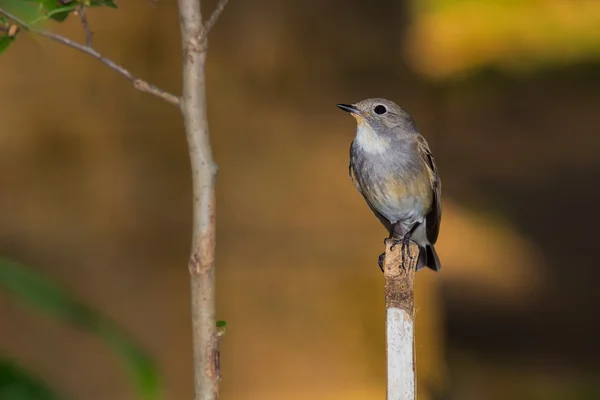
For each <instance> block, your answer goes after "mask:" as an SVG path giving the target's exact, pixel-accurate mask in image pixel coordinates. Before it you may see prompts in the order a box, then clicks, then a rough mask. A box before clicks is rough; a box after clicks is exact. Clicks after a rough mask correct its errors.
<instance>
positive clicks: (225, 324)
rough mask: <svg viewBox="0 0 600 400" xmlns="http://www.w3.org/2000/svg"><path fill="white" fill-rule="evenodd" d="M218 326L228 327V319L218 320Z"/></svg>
mask: <svg viewBox="0 0 600 400" xmlns="http://www.w3.org/2000/svg"><path fill="white" fill-rule="evenodd" d="M217 328H227V321H217Z"/></svg>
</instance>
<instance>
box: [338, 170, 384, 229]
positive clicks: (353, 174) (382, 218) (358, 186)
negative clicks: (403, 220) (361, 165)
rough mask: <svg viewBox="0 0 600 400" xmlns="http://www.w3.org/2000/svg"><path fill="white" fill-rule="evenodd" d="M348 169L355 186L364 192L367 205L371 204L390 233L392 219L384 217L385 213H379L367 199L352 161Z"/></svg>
mask: <svg viewBox="0 0 600 400" xmlns="http://www.w3.org/2000/svg"><path fill="white" fill-rule="evenodd" d="M348 171H349V173H350V179H351V180H352V183H353V184H354V187H356V190H358V191H359V193H360V194H362V196H363V198H364V199H365V201H366V202H367V205H368V206H369V208H370V209H371V211H373V214H375V216H376V217H377V219H379V221H380V222H381V224H382V225H383V226H384V227H385V229H387V231H388V232H389V233H391V232H390V231H391V229H392V224H391V223H390V221H389V220H388V219H387V218H386V217H384V216H383V215H381V214H380V213H379V211H377V210H376V209H375V207H373V205H372V204H371V202H370V201H369V199H367V196H365V195H364V194H363V192H362V188H361V187H360V183H359V182H358V179H356V174H355V173H354V168H352V163H349V165H348Z"/></svg>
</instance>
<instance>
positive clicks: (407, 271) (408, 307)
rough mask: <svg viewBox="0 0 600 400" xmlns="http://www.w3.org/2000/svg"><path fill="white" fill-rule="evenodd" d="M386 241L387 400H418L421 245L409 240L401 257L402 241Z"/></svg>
mask: <svg viewBox="0 0 600 400" xmlns="http://www.w3.org/2000/svg"><path fill="white" fill-rule="evenodd" d="M392 245H393V241H392V240H389V239H388V240H386V243H385V261H384V277H385V308H386V344H387V400H415V398H416V372H415V371H416V365H415V360H416V358H415V348H414V340H415V329H414V312H415V297H414V296H415V294H414V279H415V268H416V266H417V258H418V254H419V247H418V246H417V245H416V244H414V243H412V242H411V243H410V246H408V248H406V249H405V250H404V251H405V258H404V260H405V262H404V263H403V262H402V260H403V258H402V244H397V245H395V246H394V247H393V248H392Z"/></svg>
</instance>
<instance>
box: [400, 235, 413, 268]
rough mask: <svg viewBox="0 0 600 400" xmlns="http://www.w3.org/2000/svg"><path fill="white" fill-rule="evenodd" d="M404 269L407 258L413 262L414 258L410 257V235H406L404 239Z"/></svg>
mask: <svg viewBox="0 0 600 400" xmlns="http://www.w3.org/2000/svg"><path fill="white" fill-rule="evenodd" d="M401 242H402V249H401V250H402V268H404V269H406V256H408V258H409V259H411V260H412V258H413V257H412V256H411V255H410V234H408V233H407V234H406V235H404V237H403V238H402V241H401Z"/></svg>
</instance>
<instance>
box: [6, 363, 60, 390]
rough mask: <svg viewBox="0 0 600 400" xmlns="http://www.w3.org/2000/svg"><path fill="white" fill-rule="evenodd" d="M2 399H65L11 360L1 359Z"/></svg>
mask: <svg viewBox="0 0 600 400" xmlns="http://www.w3.org/2000/svg"><path fill="white" fill-rule="evenodd" d="M0 399H2V400H31V399H36V400H60V399H63V397H61V396H59V395H58V394H56V393H55V392H54V391H53V390H52V389H50V388H49V387H48V386H47V385H46V384H45V383H44V382H43V381H42V380H40V379H39V378H37V377H35V376H33V375H32V374H31V373H29V372H27V371H26V370H24V369H22V368H21V367H19V366H17V365H16V364H15V363H14V362H12V361H11V360H8V359H0Z"/></svg>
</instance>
